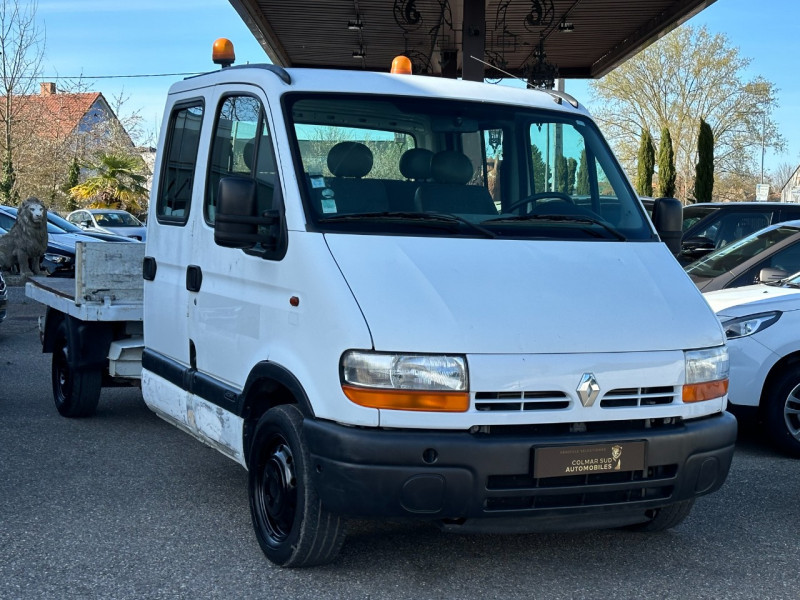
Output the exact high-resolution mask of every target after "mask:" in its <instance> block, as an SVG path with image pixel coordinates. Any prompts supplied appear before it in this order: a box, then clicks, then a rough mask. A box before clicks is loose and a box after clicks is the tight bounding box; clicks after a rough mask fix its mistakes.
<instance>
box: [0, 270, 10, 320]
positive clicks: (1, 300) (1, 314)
mask: <svg viewBox="0 0 800 600" xmlns="http://www.w3.org/2000/svg"><path fill="white" fill-rule="evenodd" d="M7 306H8V288H7V287H6V282H5V279H3V273H2V272H0V323H2V322H3V321H5V320H6V307H7Z"/></svg>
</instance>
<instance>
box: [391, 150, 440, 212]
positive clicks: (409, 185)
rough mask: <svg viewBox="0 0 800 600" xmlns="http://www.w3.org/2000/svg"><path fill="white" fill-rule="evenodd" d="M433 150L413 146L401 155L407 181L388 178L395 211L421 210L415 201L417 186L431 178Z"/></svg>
mask: <svg viewBox="0 0 800 600" xmlns="http://www.w3.org/2000/svg"><path fill="white" fill-rule="evenodd" d="M432 158H433V152H431V151H430V150H428V149H427V148H411V149H410V150H406V151H405V152H403V155H402V156H401V157H400V164H399V167H400V173H401V174H402V175H403V177H405V178H406V180H405V181H402V180H398V179H387V180H386V181H385V184H386V192H387V193H388V194H389V209H390V210H394V211H414V212H417V211H420V210H422V209H421V208H420V207H419V206H418V205H417V204H416V202H415V196H416V193H417V188H418V187H419V186H420V184H421V183H423V182H427V181H429V180H430V178H431V159H432Z"/></svg>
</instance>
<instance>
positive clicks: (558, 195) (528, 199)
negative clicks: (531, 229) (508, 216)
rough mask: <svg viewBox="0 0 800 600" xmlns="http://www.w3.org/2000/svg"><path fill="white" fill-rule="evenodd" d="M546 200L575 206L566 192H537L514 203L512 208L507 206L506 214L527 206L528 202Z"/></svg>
mask: <svg viewBox="0 0 800 600" xmlns="http://www.w3.org/2000/svg"><path fill="white" fill-rule="evenodd" d="M544 198H556V199H558V200H561V201H563V202H567V203H569V204H572V205H574V204H575V201H574V200H573V199H572V196H570V195H569V194H565V193H564V192H556V191H552V192H537V193H535V194H531V195H530V196H526V197H525V198H523V199H522V200H517V201H516V202H512V203H511V205H510V206H506V207H505V209H504V212H512V211H513V210H514V209H515V208H519V207H520V206H523V205H525V204H527V203H528V202H538V201H539V200H543V199H544Z"/></svg>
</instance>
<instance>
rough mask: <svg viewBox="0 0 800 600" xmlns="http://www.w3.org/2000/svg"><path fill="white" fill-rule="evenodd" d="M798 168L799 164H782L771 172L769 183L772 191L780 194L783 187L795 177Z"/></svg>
mask: <svg viewBox="0 0 800 600" xmlns="http://www.w3.org/2000/svg"><path fill="white" fill-rule="evenodd" d="M797 168H798V163H787V162H782V163H780V164H779V165H778V166H776V167H775V168H774V169H773V170H772V171H770V172H769V180H768V181H769V183H770V185H771V186H772V191H773V192H778V193H780V191H781V190H782V189H783V186H784V185H786V182H788V181H789V178H790V177H791V176H792V175H794V172H795V171H796V170H797Z"/></svg>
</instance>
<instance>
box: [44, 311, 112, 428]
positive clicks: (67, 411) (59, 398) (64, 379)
mask: <svg viewBox="0 0 800 600" xmlns="http://www.w3.org/2000/svg"><path fill="white" fill-rule="evenodd" d="M68 336H69V333H68V331H67V327H66V325H65V324H64V323H61V324H60V325H59V326H58V329H57V331H56V336H55V344H54V347H53V360H52V363H51V373H50V375H51V380H52V384H53V400H55V403H56V410H58V412H59V414H61V416H63V417H70V418H76V417H90V416H91V415H93V414H94V412H95V410H96V409H97V403H98V401H99V400H100V389H101V386H102V383H103V373H102V371H101V370H100V369H74V368H72V367H71V366H70V351H69V347H70V344H69V337H68Z"/></svg>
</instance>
